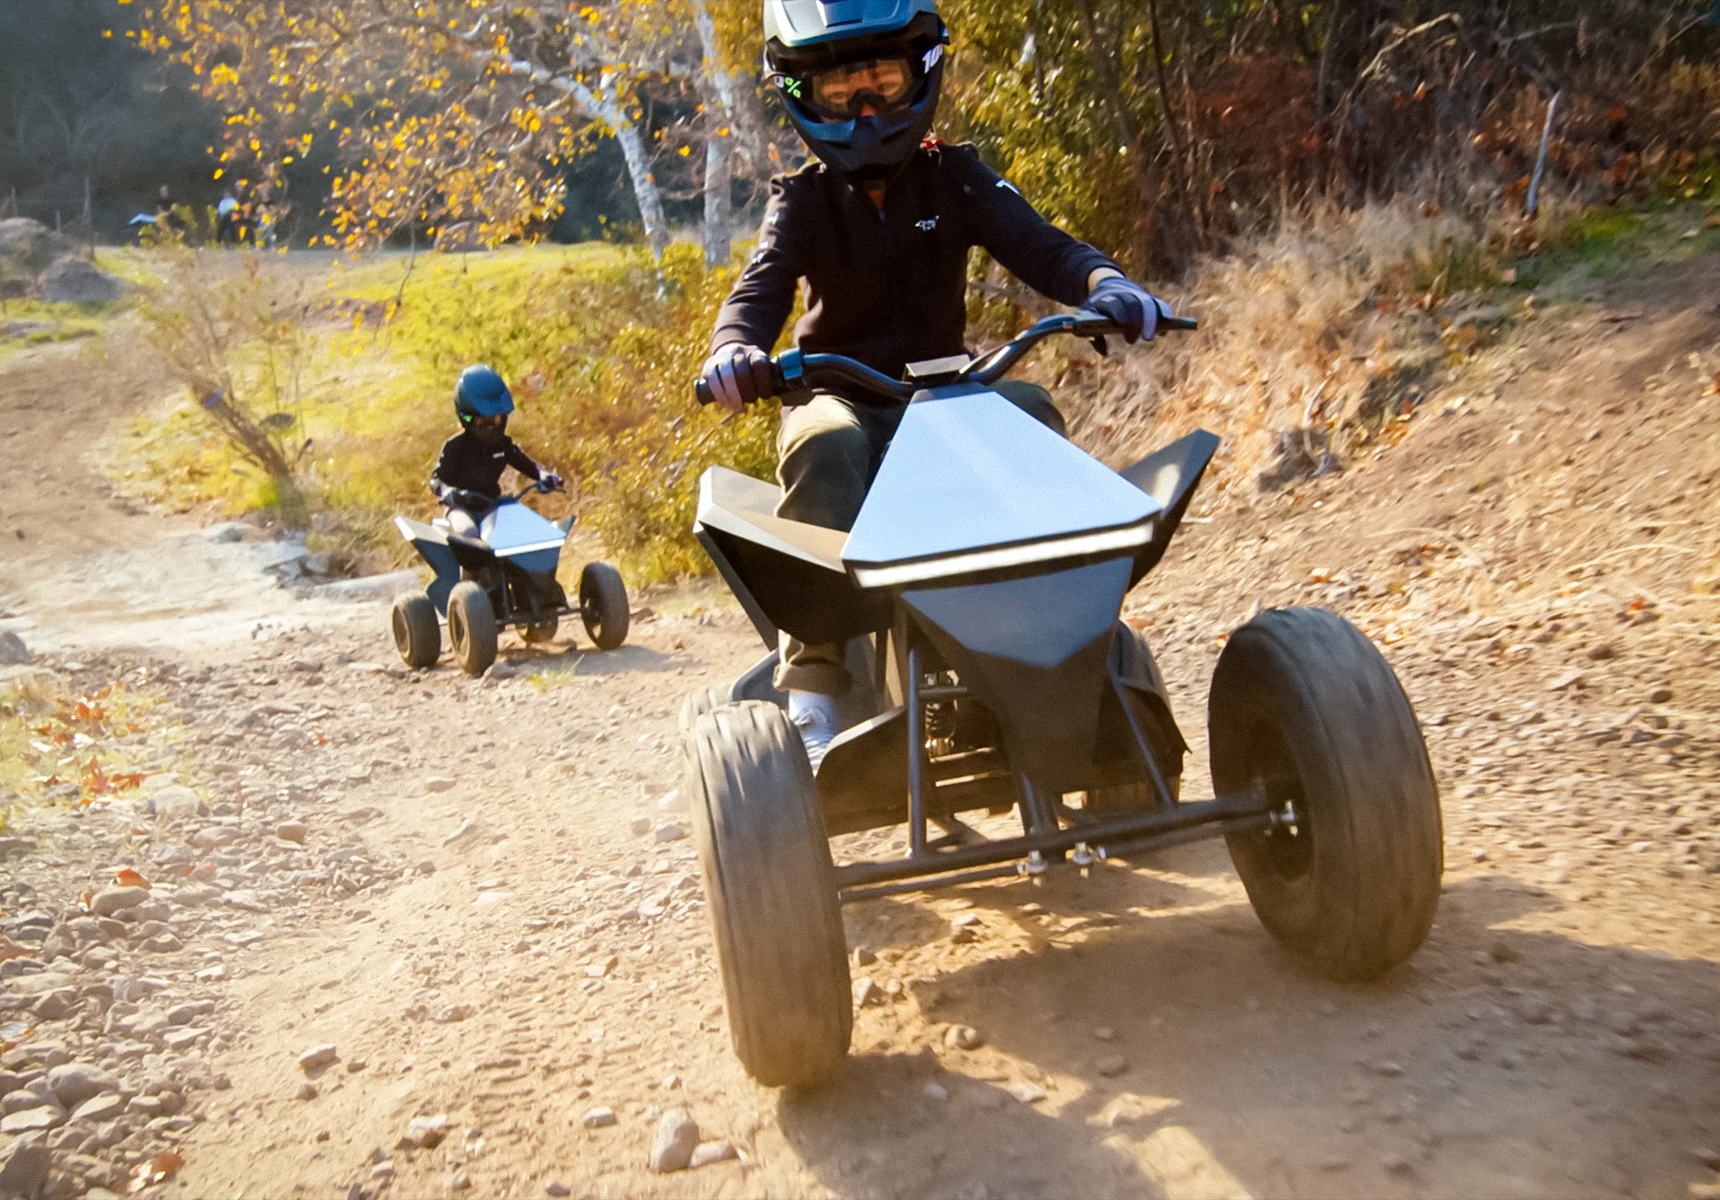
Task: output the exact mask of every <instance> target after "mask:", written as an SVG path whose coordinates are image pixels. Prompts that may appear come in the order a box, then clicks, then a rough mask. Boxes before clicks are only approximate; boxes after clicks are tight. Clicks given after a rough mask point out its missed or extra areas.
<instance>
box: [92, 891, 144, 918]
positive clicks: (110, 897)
mask: <svg viewBox="0 0 1720 1200" xmlns="http://www.w3.org/2000/svg"><path fill="white" fill-rule="evenodd" d="M148 899H149V889H148V888H140V887H110V888H103V889H102V890H101V891H99V892H97V893H96V894H95V896H94V897H93V898H92V899H91V900H90V911H91V912H94V913H95V914H96V915H97V916H102V917H111V916H113V915H114V914H115V913H117V912H123V911H124V910H125V909H128V908H136V907H137V906H138V905H139V904H142V903H144V902H145V901H147V900H148Z"/></svg>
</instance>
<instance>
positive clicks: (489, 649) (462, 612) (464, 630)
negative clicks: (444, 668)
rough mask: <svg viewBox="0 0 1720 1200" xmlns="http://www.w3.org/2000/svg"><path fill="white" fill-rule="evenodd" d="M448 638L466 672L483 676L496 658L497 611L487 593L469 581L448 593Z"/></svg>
mask: <svg viewBox="0 0 1720 1200" xmlns="http://www.w3.org/2000/svg"><path fill="white" fill-rule="evenodd" d="M448 641H449V642H450V643H451V644H452V645H453V648H454V661H455V662H456V663H458V664H459V666H460V669H461V670H462V671H464V672H465V673H466V674H468V675H482V674H483V673H484V672H485V671H487V670H489V667H490V664H491V663H493V662H495V661H496V610H495V609H494V608H493V607H492V606H491V604H490V594H489V593H488V592H486V591H485V590H484V589H483V588H482V587H480V586H478V585H477V584H476V583H473V582H471V581H470V580H467V581H465V582H463V583H456V584H455V585H454V590H453V591H452V592H450V593H448Z"/></svg>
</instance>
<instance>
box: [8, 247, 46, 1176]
mask: <svg viewBox="0 0 1720 1200" xmlns="http://www.w3.org/2000/svg"><path fill="white" fill-rule="evenodd" d="M7 223H8V222H4V221H0V225H4V224H7ZM9 1149H10V1153H7V1152H6V1151H0V1154H5V1156H6V1163H5V1165H4V1166H0V1196H34V1195H35V1194H36V1193H37V1192H38V1191H39V1190H40V1189H41V1186H42V1184H43V1183H45V1182H46V1181H47V1178H48V1164H49V1161H50V1160H51V1159H52V1158H53V1151H51V1150H49V1149H48V1147H47V1145H46V1144H45V1143H44V1142H43V1141H42V1140H41V1139H40V1138H39V1137H28V1138H18V1139H17V1140H15V1141H14V1142H13V1143H12V1145H11V1147H10V1148H9Z"/></svg>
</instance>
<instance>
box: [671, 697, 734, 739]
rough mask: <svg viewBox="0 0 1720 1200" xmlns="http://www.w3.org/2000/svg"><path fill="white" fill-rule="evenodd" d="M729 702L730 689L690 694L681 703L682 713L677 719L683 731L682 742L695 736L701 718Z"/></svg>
mask: <svg viewBox="0 0 1720 1200" xmlns="http://www.w3.org/2000/svg"><path fill="white" fill-rule="evenodd" d="M728 702H729V689H728V688H700V689H699V690H698V691H696V692H688V693H687V698H686V699H685V700H682V701H681V711H680V712H679V713H678V714H676V717H675V723H676V725H677V726H678V727H679V728H680V730H681V740H682V741H683V742H684V741H686V740H687V739H688V738H690V737H691V736H692V735H693V728H694V727H695V726H696V725H698V723H699V718H700V717H702V716H704V715H705V714H706V713H708V712H710V711H711V710H712V709H714V708H722V707H723V706H724V705H725V704H727V703H728Z"/></svg>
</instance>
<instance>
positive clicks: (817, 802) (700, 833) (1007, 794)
mask: <svg viewBox="0 0 1720 1200" xmlns="http://www.w3.org/2000/svg"><path fill="white" fill-rule="evenodd" d="M1192 327H1193V323H1192V322H1190V321H1186V320H1180V319H1176V318H1171V319H1167V320H1165V321H1161V322H1160V328H1161V329H1176V328H1182V329H1188V328H1192ZM1116 332H1117V328H1116V326H1114V325H1112V324H1111V323H1110V322H1109V321H1107V320H1105V319H1104V318H1102V317H1099V316H1096V315H1094V314H1092V313H1088V312H1080V311H1077V312H1075V313H1071V314H1063V315H1059V316H1053V317H1048V318H1046V319H1045V320H1042V321H1040V322H1038V323H1036V324H1035V325H1033V326H1031V327H1030V328H1029V329H1027V330H1025V331H1024V332H1023V333H1021V334H1020V335H1019V336H1018V337H1016V338H1015V339H1014V340H1013V341H1011V342H1009V343H1008V344H1007V345H1004V346H1002V347H1000V348H999V349H997V350H996V351H994V352H992V353H991V354H989V355H987V356H985V357H983V358H980V359H978V360H977V361H970V360H968V359H967V358H966V357H965V356H959V357H958V358H956V359H954V360H948V359H940V360H937V361H935V362H933V363H928V364H916V365H911V366H910V367H909V368H908V378H907V379H906V380H904V381H898V380H894V379H890V378H888V377H886V376H884V375H881V374H879V373H878V372H876V371H873V370H871V369H870V368H868V367H866V366H864V365H863V364H861V363H858V362H855V361H854V360H852V359H848V358H843V357H840V356H837V355H829V354H802V353H800V352H798V351H789V352H785V353H783V354H781V355H778V356H777V357H776V358H775V359H774V360H773V364H774V370H775V374H776V379H775V384H776V388H775V391H776V393H777V394H778V395H784V394H788V393H792V392H794V391H796V390H797V389H801V388H810V387H819V386H824V387H829V388H831V389H833V390H836V391H838V392H840V393H842V394H845V395H851V396H852V395H865V394H870V395H873V396H877V397H881V398H884V399H885V400H886V401H888V402H893V403H902V402H906V403H907V410H906V412H905V413H904V414H903V417H902V422H901V425H900V426H899V428H898V429H897V432H896V434H895V437H894V439H893V440H892V442H891V444H890V447H889V449H888V451H887V452H886V454H885V456H884V459H883V462H882V465H881V466H880V468H879V471H878V474H877V478H876V480H875V481H874V483H873V485H872V488H871V491H870V492H869V493H868V495H867V497H866V502H865V505H864V506H863V507H862V509H861V511H860V514H859V517H858V519H857V520H856V522H855V525H854V528H853V530H852V531H851V532H848V533H840V532H837V531H834V530H830V529H821V528H817V527H814V526H811V525H806V524H802V523H799V522H796V521H791V520H785V519H783V518H781V517H778V516H776V515H775V511H776V504H777V501H778V499H779V497H780V493H779V491H778V489H777V488H776V487H774V486H772V485H771V484H769V483H764V482H762V481H760V480H757V479H752V478H749V477H747V476H745V475H740V474H737V473H736V472H734V471H729V470H725V469H723V468H720V467H713V468H712V469H711V470H709V471H707V472H706V473H705V475H704V477H703V478H702V479H701V481H700V487H701V491H700V496H699V508H698V523H697V526H696V528H695V532H696V534H697V536H698V538H699V540H700V542H701V543H702V544H703V545H704V547H705V549H706V550H707V551H708V552H709V554H710V556H711V558H712V560H713V561H714V562H715V564H716V566H717V569H718V570H719V571H720V572H721V573H722V575H723V577H724V579H725V580H726V581H727V583H728V585H729V586H730V588H732V589H733V590H734V593H735V595H736V597H737V598H738V599H739V600H740V603H741V606H742V607H743V608H744V609H745V610H746V612H747V614H748V615H749V616H750V617H751V619H752V621H753V623H754V625H756V627H757V629H758V632H759V635H760V637H761V638H762V640H763V641H764V643H765V646H766V647H767V648H768V649H769V650H770V653H768V654H767V655H766V656H765V657H764V658H763V659H762V660H761V661H760V662H759V663H758V664H757V665H755V666H754V667H753V668H751V669H750V670H748V671H747V672H746V673H744V674H743V675H742V676H741V677H740V678H739V679H737V680H735V682H734V684H733V685H732V686H731V687H728V688H723V689H716V690H710V691H703V692H698V693H695V694H693V695H691V696H689V697H688V698H687V700H686V702H685V703H684V704H683V706H682V709H681V729H682V736H683V744H684V749H685V753H686V763H687V766H686V770H687V795H688V797H689V800H690V804H691V809H692V819H693V826H694V832H695V834H696V836H697V839H698V847H699V854H700V857H701V860H702V865H703V871H704V878H705V894H706V896H707V897H708V900H709V903H710V911H711V920H712V926H713V931H714V933H715V939H716V946H717V952H718V960H719V964H720V967H721V971H722V978H723V987H724V991H725V996H726V1000H727V1009H728V1017H729V1027H730V1031H731V1036H732V1039H733V1043H734V1048H735V1051H736V1053H737V1055H738V1056H739V1058H740V1059H741V1062H742V1064H743V1065H744V1066H745V1067H746V1069H747V1070H748V1071H749V1072H750V1073H751V1074H752V1075H753V1077H754V1078H756V1079H757V1080H758V1081H759V1082H761V1083H764V1084H768V1085H810V1084H816V1083H819V1082H821V1081H823V1080H826V1079H828V1078H829V1077H830V1076H831V1075H832V1074H833V1073H834V1072H835V1071H836V1070H837V1069H838V1068H839V1067H840V1065H841V1063H842V1061H843V1058H844V1056H845V1055H846V1054H847V1051H848V1042H849V1034H850V1026H851V1021H852V997H851V994H850V990H849V977H848V959H847V955H846V952H845V951H846V947H845V944H844V937H843V928H842V917H841V912H840V907H839V906H840V905H841V904H843V903H845V902H849V901H855V900H862V899H866V898H869V897H876V896H887V895H891V894H893V893H900V892H910V891H924V890H928V889H931V888H937V887H948V886H953V885H959V884H966V883H971V882H974V881H977V880H987V879H996V878H1000V877H1010V876H1021V877H1034V876H1038V875H1040V874H1042V873H1044V872H1046V871H1048V870H1051V869H1055V868H1057V867H1058V866H1059V865H1061V864H1071V865H1076V866H1083V867H1084V866H1087V865H1089V864H1091V863H1094V862H1095V861H1097V860H1101V859H1105V858H1108V857H1110V856H1115V855H1122V856H1127V857H1129V858H1133V857H1134V856H1136V855H1139V854H1142V853H1145V852H1150V851H1153V850H1157V849H1160V848H1162V847H1167V846H1174V845H1177V844H1180V843H1183V842H1190V841H1194V840H1196V839H1199V838H1209V837H1223V838H1224V839H1225V840H1226V841H1227V843H1228V845H1229V849H1230V856H1231V859H1232V861H1233V863H1234V864H1235V866H1236V870H1237V873H1238V874H1239V875H1240V876H1241V878H1242V882H1243V884H1244V885H1245V887H1246V888H1247V891H1248V897H1249V900H1250V901H1251V902H1252V904H1253V906H1254V910H1255V912H1256V914H1258V916H1259V917H1260V920H1261V922H1262V923H1263V924H1264V925H1265V926H1266V927H1267V929H1268V930H1269V931H1270V932H1271V933H1272V934H1273V936H1274V937H1276V938H1277V939H1278V941H1279V942H1281V943H1282V944H1284V945H1285V946H1286V947H1288V948H1290V949H1291V950H1293V951H1295V952H1297V953H1299V954H1302V955H1304V956H1306V957H1307V958H1308V959H1309V960H1311V962H1312V964H1313V965H1314V967H1315V968H1316V969H1317V970H1319V971H1321V972H1322V973H1324V974H1326V975H1328V976H1330V977H1333V978H1337V979H1348V980H1361V979H1369V978H1373V977H1375V976H1378V975H1380V974H1381V973H1383V972H1385V971H1387V970H1389V969H1390V968H1392V967H1393V966H1396V965H1397V964H1399V963H1401V962H1403V961H1404V960H1405V959H1407V958H1409V956H1410V955H1411V954H1413V953H1414V952H1415V950H1416V948H1417V947H1418V946H1420V945H1421V942H1422V940H1423V938H1425V937H1426V936H1427V932H1428V929H1429V928H1430V926H1431V925H1432V923H1433V918H1434V910H1435V907H1436V906H1437V904H1438V900H1439V888H1440V876H1441V873H1442V871H1443V868H1444V863H1443V854H1442V834H1441V826H1440V811H1439V796H1438V792H1437V789H1436V786H1435V783H1434V777H1433V771H1432V769H1431V767H1430V765H1429V763H1428V756H1427V748H1426V745H1425V744H1424V742H1423V740H1422V735H1421V729H1420V726H1419V725H1418V724H1417V721H1416V716H1415V713H1414V711H1413V710H1412V708H1411V706H1410V702H1409V698H1408V697H1407V696H1406V695H1405V694H1404V690H1403V688H1402V687H1401V686H1400V685H1399V683H1398V680H1397V677H1396V676H1395V675H1394V674H1393V673H1392V670H1391V668H1390V667H1389V666H1388V665H1387V664H1386V661H1385V659H1384V658H1382V657H1381V656H1380V653H1379V651H1378V650H1376V649H1375V648H1374V646H1373V645H1372V643H1370V642H1369V641H1368V640H1367V638H1366V637H1364V636H1363V635H1362V634H1361V632H1360V631H1358V630H1357V629H1356V628H1355V627H1354V626H1352V625H1351V624H1349V623H1348V622H1347V621H1345V620H1344V619H1343V618H1341V617H1339V616H1336V615H1335V614H1332V613H1329V612H1325V611H1322V610H1319V609H1314V608H1286V609H1275V610H1272V611H1269V612H1264V613H1261V614H1260V615H1259V616H1257V617H1255V618H1254V619H1253V620H1251V621H1249V622H1248V623H1247V624H1245V625H1243V626H1242V627H1241V628H1239V629H1237V630H1235V631H1234V632H1232V633H1231V635H1230V636H1229V638H1228V639H1227V641H1226V644H1225V647H1224V650H1223V653H1222V654H1221V655H1220V656H1219V660H1218V665H1217V668H1216V670H1215V671H1214V674H1213V679H1212V686H1211V690H1210V692H1209V693H1208V696H1207V703H1206V709H1207V727H1208V741H1209V747H1210V756H1211V766H1212V779H1213V785H1214V790H1215V791H1216V793H1217V794H1216V795H1214V796H1213V797H1212V798H1210V799H1194V800H1189V799H1185V798H1183V796H1182V794H1181V790H1182V789H1181V781H1182V773H1183V757H1184V755H1185V753H1186V752H1187V749H1188V747H1187V744H1186V743H1185V742H1184V740H1183V737H1182V734H1181V732H1180V731H1179V730H1178V728H1177V723H1176V721H1175V719H1174V718H1173V717H1172V714H1171V704H1170V698H1169V696H1168V695H1167V694H1166V690H1165V685H1164V680H1163V678H1162V676H1161V675H1160V673H1159V669H1158V667H1157V665H1156V664H1155V663H1154V661H1153V655H1152V651H1151V650H1150V649H1148V647H1147V643H1146V641H1145V640H1144V639H1143V638H1142V637H1141V635H1140V634H1139V633H1137V632H1136V631H1135V630H1134V629H1132V628H1131V627H1130V626H1128V625H1127V624H1124V623H1123V622H1122V621H1120V620H1119V619H1118V617H1119V615H1120V613H1121V610H1122V605H1123V598H1124V596H1125V595H1126V594H1127V593H1128V591H1129V589H1131V588H1132V587H1134V586H1135V585H1136V584H1138V583H1139V582H1141V580H1142V578H1143V577H1144V576H1145V575H1146V574H1147V573H1148V572H1149V571H1151V570H1152V569H1153V567H1154V566H1156V565H1157V564H1158V562H1159V560H1160V558H1161V557H1162V556H1163V555H1164V553H1165V550H1166V547H1167V546H1168V544H1169V542H1170V539H1171V536H1172V534H1174V533H1175V532H1176V529H1177V525H1178V523H1179V522H1180V521H1181V520H1182V517H1183V514H1184V512H1185V510H1186V509H1187V507H1188V504H1189V500H1190V498H1191V496H1192V495H1193V492H1194V488H1195V486H1196V484H1197V483H1198V482H1199V481H1200V478H1201V475H1202V474H1203V473H1204V471H1205V470H1206V466H1207V464H1208V462H1209V461H1210V460H1211V458H1212V456H1213V454H1214V452H1215V451H1216V450H1217V448H1218V444H1219V440H1218V438H1216V437H1214V436H1213V435H1212V434H1210V433H1206V432H1195V433H1191V434H1189V435H1188V436H1186V437H1184V438H1182V439H1181V440H1180V441H1177V442H1174V443H1172V444H1171V445H1169V446H1167V447H1165V448H1164V449H1162V450H1159V451H1158V452H1156V453H1154V454H1151V455H1149V456H1148V457H1146V458H1144V459H1142V460H1141V461H1140V462H1138V463H1135V464H1134V465H1133V466H1130V467H1127V468H1125V469H1124V470H1122V471H1120V472H1118V471H1112V470H1110V469H1109V468H1108V467H1106V466H1104V465H1103V464H1101V463H1099V462H1097V461H1095V460H1094V459H1092V458H1090V457H1089V456H1088V455H1087V454H1085V453H1083V452H1082V451H1081V450H1080V449H1079V448H1078V447H1076V446H1075V445H1074V444H1073V443H1071V442H1069V441H1066V440H1065V439H1064V438H1062V437H1061V436H1059V435H1058V434H1056V433H1054V432H1053V431H1052V430H1050V429H1048V428H1047V427H1046V426H1044V425H1042V424H1040V423H1039V422H1038V421H1035V420H1034V419H1033V418H1032V417H1030V416H1028V415H1027V414H1025V413H1024V412H1022V411H1021V410H1020V409H1018V408H1016V407H1015V406H1014V405H1013V404H1011V403H1009V402H1008V401H1007V400H1005V399H1004V398H1003V397H1001V396H999V395H997V394H996V393H995V392H994V391H992V390H991V387H990V385H991V384H993V383H994V382H995V381H996V380H997V379H999V378H1001V377H1002V376H1003V375H1004V373H1005V372H1006V371H1008V370H1009V369H1010V367H1011V366H1013V365H1014V364H1015V363H1016V362H1017V361H1019V360H1020V359H1021V358H1022V357H1023V356H1024V355H1025V354H1026V353H1027V352H1028V351H1029V350H1030V349H1031V348H1032V347H1033V346H1034V345H1035V344H1036V343H1037V342H1039V341H1040V340H1041V339H1043V338H1045V337H1048V336H1051V335H1053V334H1071V335H1075V336H1079V337H1085V338H1089V339H1092V340H1093V341H1094V342H1095V345H1096V347H1097V348H1099V349H1100V350H1101V351H1102V350H1103V338H1104V337H1105V335H1107V334H1114V333H1116ZM704 398H705V397H704V396H701V399H704ZM1241 552H1243V553H1246V551H1241ZM779 631H786V632H788V633H789V634H791V635H792V636H794V637H796V638H799V639H801V640H802V641H804V642H808V643H832V642H835V643H843V642H846V643H847V645H848V661H849V667H850V671H851V673H852V674H853V675H854V677H855V681H856V682H855V684H854V686H852V687H851V688H850V689H849V693H848V694H847V695H846V696H844V697H841V698H840V699H839V708H842V709H845V710H846V711H845V712H844V725H845V729H844V731H843V732H842V733H841V734H839V735H838V736H837V737H836V738H835V739H834V740H833V741H832V742H831V743H830V747H829V750H828V751H827V753H826V755H825V758H824V760H823V762H822V763H821V764H820V765H819V768H818V771H817V773H816V775H815V774H814V772H813V771H812V769H811V766H810V763H809V760H808V758H807V754H806V748H805V745H804V744H803V743H802V741H801V739H800V736H799V733H798V731H797V730H796V728H795V727H794V725H792V724H791V723H790V721H789V719H788V715H787V713H786V711H785V704H786V698H785V697H784V696H782V695H780V694H779V693H777V692H776V691H775V690H774V689H773V687H772V683H771V678H772V670H773V668H774V666H775V665H776V661H777V655H776V652H775V651H776V647H777V645H778V632H779ZM1012 810H1013V811H1015V812H1017V813H1018V814H1019V817H1020V822H1021V832H1020V834H1019V836H1006V837H996V836H986V835H985V834H983V833H982V832H981V831H980V830H979V829H977V828H976V827H975V826H974V825H972V824H969V820H971V818H970V817H968V814H971V813H982V814H986V813H989V814H990V815H992V816H1001V815H1004V814H1008V813H1010V812H1011V811H1012ZM964 818H965V819H964ZM901 825H906V827H907V828H906V836H905V839H904V840H905V842H906V845H907V852H906V853H905V854H897V855H895V856H893V857H886V858H881V859H867V858H865V857H858V858H856V859H855V860H854V861H848V862H843V863H840V864H837V863H836V862H834V861H833V859H832V854H831V846H830V841H829V839H830V838H831V837H832V836H834V835H839V834H847V833H857V832H860V831H863V830H873V829H881V828H887V827H892V826H901ZM932 826H936V829H935V830H933V829H932V828H931V827H932Z"/></svg>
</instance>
